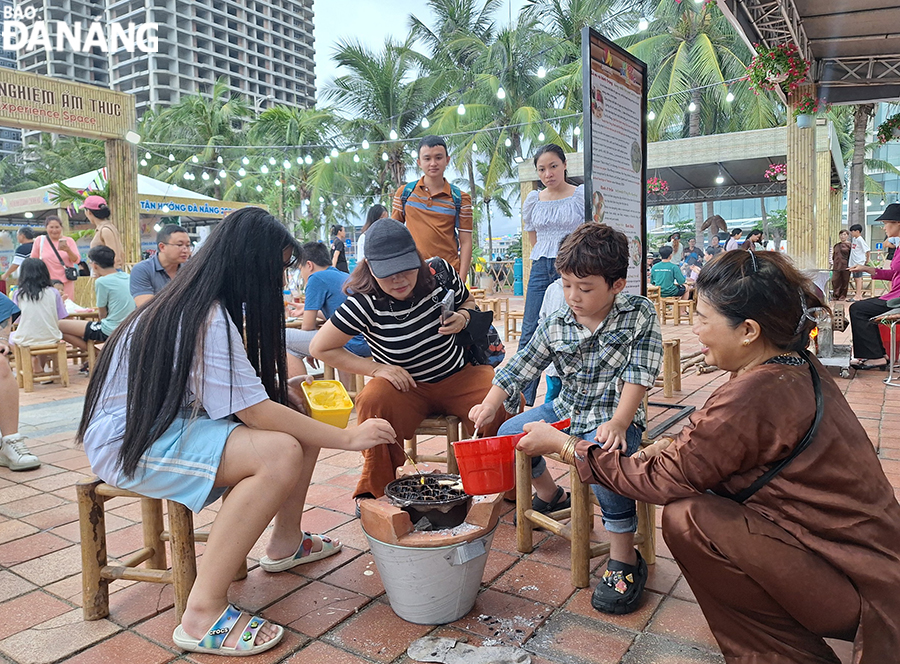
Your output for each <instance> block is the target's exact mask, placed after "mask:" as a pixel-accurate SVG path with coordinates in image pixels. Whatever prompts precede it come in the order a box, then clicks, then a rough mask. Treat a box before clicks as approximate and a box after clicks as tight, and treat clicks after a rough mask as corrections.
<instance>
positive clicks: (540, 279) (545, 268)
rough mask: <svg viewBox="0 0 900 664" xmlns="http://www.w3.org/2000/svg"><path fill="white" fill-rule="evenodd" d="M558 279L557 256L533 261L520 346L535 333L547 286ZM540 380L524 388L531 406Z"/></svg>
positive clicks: (526, 295)
mask: <svg viewBox="0 0 900 664" xmlns="http://www.w3.org/2000/svg"><path fill="white" fill-rule="evenodd" d="M557 279H559V272H557V271H556V259H555V258H548V257H546V256H542V257H541V258H538V259H537V260H536V261H533V262H532V263H531V274H530V275H529V277H528V292H527V293H526V294H525V316H524V318H523V319H522V335H521V336H520V337H519V348H524V347H525V345H526V344H527V343H528V342H529V341H530V340H531V337H532V336H533V335H534V331H535V330H536V329H537V324H538V320H539V318H540V314H541V305H542V304H543V303H544V293H545V292H546V291H547V286H549V285H550V284H552V283H553V282H554V281H556V280H557ZM538 382H539V379H538V378H535V379H534V380H532V381H531V382H530V383H528V385H526V386H525V389H523V390H522V394H523V395H525V403H527V404H528V405H529V406H533V405H534V398H535V395H536V394H537V388H538Z"/></svg>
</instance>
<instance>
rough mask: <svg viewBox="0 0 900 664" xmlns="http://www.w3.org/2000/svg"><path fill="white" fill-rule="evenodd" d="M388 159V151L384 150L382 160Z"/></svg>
mask: <svg viewBox="0 0 900 664" xmlns="http://www.w3.org/2000/svg"><path fill="white" fill-rule="evenodd" d="M387 160H388V153H387V152H382V153H381V161H387Z"/></svg>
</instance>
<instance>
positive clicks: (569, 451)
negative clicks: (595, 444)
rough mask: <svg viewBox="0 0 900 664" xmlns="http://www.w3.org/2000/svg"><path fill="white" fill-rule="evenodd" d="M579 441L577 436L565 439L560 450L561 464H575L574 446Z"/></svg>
mask: <svg viewBox="0 0 900 664" xmlns="http://www.w3.org/2000/svg"><path fill="white" fill-rule="evenodd" d="M580 441H581V439H580V438H579V437H578V436H575V435H571V436H569V437H568V438H567V439H566V442H565V443H564V444H563V447H562V450H560V453H559V458H560V459H562V460H563V462H565V463H568V464H574V463H575V446H576V445H577V444H578V443H579V442H580Z"/></svg>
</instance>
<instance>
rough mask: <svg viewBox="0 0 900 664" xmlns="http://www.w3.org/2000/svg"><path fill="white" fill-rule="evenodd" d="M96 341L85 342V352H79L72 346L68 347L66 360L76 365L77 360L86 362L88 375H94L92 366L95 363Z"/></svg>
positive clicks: (79, 350) (78, 349)
mask: <svg viewBox="0 0 900 664" xmlns="http://www.w3.org/2000/svg"><path fill="white" fill-rule="evenodd" d="M96 343H97V342H96V341H94V340H93V339H89V340H88V341H87V350H81V349H80V348H75V347H74V346H72V347H69V348H68V349H67V351H66V358H67V359H69V360H72V364H73V365H74V364H77V363H78V361H79V360H86V361H87V364H88V372H89V374H92V373H94V364H95V363H96V362H97V346H96Z"/></svg>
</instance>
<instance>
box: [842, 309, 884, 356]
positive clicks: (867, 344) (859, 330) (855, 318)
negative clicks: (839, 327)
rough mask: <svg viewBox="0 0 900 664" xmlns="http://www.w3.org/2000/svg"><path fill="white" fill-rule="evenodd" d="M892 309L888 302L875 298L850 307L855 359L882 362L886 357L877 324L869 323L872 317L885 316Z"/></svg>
mask: <svg viewBox="0 0 900 664" xmlns="http://www.w3.org/2000/svg"><path fill="white" fill-rule="evenodd" d="M889 308H890V307H888V305H887V300H882V299H881V298H878V297H873V298H870V299H868V300H860V301H859V302H854V303H853V304H851V305H850V329H851V330H852V334H853V357H856V358H859V359H861V360H862V359H866V360H880V359H881V358H882V357H884V356H885V351H884V344H883V343H881V335H880V334H879V333H878V325H877V323H871V322H869V319H870V318H871V317H872V316H877V315H878V314H883V313H884V312H885V311H887V310H888V309H889Z"/></svg>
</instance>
